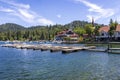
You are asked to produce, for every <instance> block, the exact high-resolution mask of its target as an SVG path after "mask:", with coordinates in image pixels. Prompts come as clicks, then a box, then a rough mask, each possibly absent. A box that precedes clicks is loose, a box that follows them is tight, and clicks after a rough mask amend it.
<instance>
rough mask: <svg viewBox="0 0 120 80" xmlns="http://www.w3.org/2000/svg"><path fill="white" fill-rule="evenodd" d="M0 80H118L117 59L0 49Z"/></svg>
mask: <svg viewBox="0 0 120 80" xmlns="http://www.w3.org/2000/svg"><path fill="white" fill-rule="evenodd" d="M0 80H120V55H119V54H108V53H103V52H89V51H79V52H74V53H71V54H62V53H61V52H54V53H51V52H50V51H43V52H42V51H40V50H36V51H33V50H26V49H22V50H21V49H15V48H6V47H0Z"/></svg>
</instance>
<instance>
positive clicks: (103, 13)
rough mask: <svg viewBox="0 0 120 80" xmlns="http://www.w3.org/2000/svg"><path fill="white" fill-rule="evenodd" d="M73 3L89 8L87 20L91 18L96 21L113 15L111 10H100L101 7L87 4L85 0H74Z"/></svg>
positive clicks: (113, 12)
mask: <svg viewBox="0 0 120 80" xmlns="http://www.w3.org/2000/svg"><path fill="white" fill-rule="evenodd" d="M75 1H77V2H81V3H83V4H84V5H85V6H87V7H89V9H88V11H89V12H90V14H88V15H87V18H88V19H89V20H91V18H92V17H94V19H95V20H98V19H100V18H108V17H111V16H113V15H114V14H115V11H114V10H113V9H105V8H102V7H101V6H98V5H97V4H94V3H91V2H88V1H87V0H75Z"/></svg>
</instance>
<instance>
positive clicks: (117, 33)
mask: <svg viewBox="0 0 120 80" xmlns="http://www.w3.org/2000/svg"><path fill="white" fill-rule="evenodd" d="M114 36H115V39H116V40H120V24H119V25H117V27H116V30H115V32H114Z"/></svg>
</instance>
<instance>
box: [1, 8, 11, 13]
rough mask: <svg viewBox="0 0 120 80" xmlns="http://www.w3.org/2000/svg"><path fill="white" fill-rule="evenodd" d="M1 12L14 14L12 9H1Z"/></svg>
mask: <svg viewBox="0 0 120 80" xmlns="http://www.w3.org/2000/svg"><path fill="white" fill-rule="evenodd" d="M0 11H1V12H13V10H12V9H9V8H3V7H0Z"/></svg>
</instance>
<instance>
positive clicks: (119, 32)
mask: <svg viewBox="0 0 120 80" xmlns="http://www.w3.org/2000/svg"><path fill="white" fill-rule="evenodd" d="M109 30H110V27H109V26H102V27H101V28H99V30H98V32H99V36H96V40H100V41H107V40H109V39H112V40H117V41H120V24H118V25H117V27H116V29H115V31H114V33H113V35H112V36H110V35H109Z"/></svg>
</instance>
